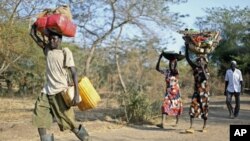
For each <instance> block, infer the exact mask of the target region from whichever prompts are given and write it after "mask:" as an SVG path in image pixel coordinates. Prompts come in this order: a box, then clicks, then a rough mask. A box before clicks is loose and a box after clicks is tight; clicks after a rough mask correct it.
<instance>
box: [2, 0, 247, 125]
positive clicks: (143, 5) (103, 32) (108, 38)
mask: <svg viewBox="0 0 250 141" xmlns="http://www.w3.org/2000/svg"><path fill="white" fill-rule="evenodd" d="M181 2H183V1H181V0H179V1H178V0H176V1H172V0H141V1H136V0H95V1H92V0H84V1H81V0H79V1H73V0H55V1H53V0H11V1H10V0H2V1H1V2H0V81H1V82H0V84H1V88H0V95H1V96H13V98H16V97H18V96H34V97H35V96H36V94H38V93H39V92H40V90H41V88H42V86H43V82H44V80H45V77H44V76H45V75H44V73H45V61H44V59H45V58H44V56H43V53H42V51H41V50H40V49H39V48H38V47H37V46H36V44H35V43H34V42H33V41H32V40H31V38H30V36H29V29H30V25H31V24H32V23H33V22H34V20H35V19H36V15H37V14H38V13H39V12H41V11H42V10H43V9H44V8H48V7H50V8H55V7H56V6H57V5H59V4H61V3H66V4H69V5H70V7H71V10H72V15H73V19H74V22H75V23H76V24H77V26H78V33H77V37H75V38H72V39H71V38H65V42H64V44H63V47H69V48H70V49H71V50H72V52H73V54H74V59H75V63H76V66H77V70H78V75H79V77H82V76H88V77H89V79H90V80H91V82H92V83H93V85H94V86H95V88H96V89H97V91H98V92H99V94H100V95H101V97H102V98H107V99H115V100H117V101H118V104H119V105H120V111H121V112H119V113H118V115H117V116H120V117H123V118H124V120H126V121H127V122H143V121H146V120H149V119H151V118H153V117H155V116H157V115H159V114H160V108H159V107H160V104H161V100H162V95H163V93H164V89H165V84H164V78H163V76H161V74H159V73H158V72H157V71H155V65H156V61H157V60H158V55H159V52H161V51H162V50H164V49H166V48H165V47H166V44H168V43H169V42H171V41H172V40H174V39H173V37H172V36H171V35H164V36H162V35H160V34H158V31H159V30H163V31H170V30H172V31H176V30H180V29H183V28H185V24H183V23H182V22H181V18H182V17H185V16H188V15H180V14H179V13H172V12H171V11H169V7H170V6H171V5H173V4H178V3H181ZM51 6H52V7H51ZM206 13H207V15H206V16H204V17H198V18H197V21H196V24H197V28H201V29H202V30H219V31H221V35H222V41H221V43H220V45H219V47H218V48H217V49H216V50H215V52H213V53H212V54H209V60H210V64H209V65H210V73H211V76H212V77H211V80H210V83H211V95H221V94H223V91H224V81H223V78H224V73H225V69H226V68H228V67H229V62H230V60H232V59H234V60H236V61H237V62H238V64H239V68H240V69H241V70H242V72H243V75H244V83H245V88H246V89H249V88H250V79H249V72H250V54H249V51H250V29H249V27H250V22H249V19H250V9H249V7H245V8H243V9H240V8H239V7H232V8H229V9H225V8H216V7H214V8H211V9H206ZM156 27H157V28H156ZM167 63H168V62H167V60H163V61H162V62H161V67H162V68H164V67H168V65H167ZM178 68H179V71H180V73H181V76H180V86H181V91H182V97H183V99H184V100H189V99H188V98H189V96H191V95H192V90H193V89H192V88H193V82H192V81H193V78H192V77H193V76H192V73H191V71H190V67H189V66H188V65H187V63H186V61H185V60H182V61H180V62H179V64H178ZM107 105H108V104H107Z"/></svg>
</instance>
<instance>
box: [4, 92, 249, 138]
mask: <svg viewBox="0 0 250 141" xmlns="http://www.w3.org/2000/svg"><path fill="white" fill-rule="evenodd" d="M34 102H35V100H34V99H15V100H14V99H10V98H0V104H1V107H0V113H1V116H0V141H39V136H38V133H37V129H36V128H35V127H33V126H32V125H31V115H32V109H33V106H34ZM188 104H189V103H185V105H186V107H185V109H184V113H183V115H182V116H181V118H180V124H179V125H178V126H177V127H172V125H173V124H174V122H175V120H174V119H173V118H168V119H167V124H168V126H167V127H166V129H159V128H157V127H156V126H155V125H130V126H125V125H122V124H117V123H114V122H109V121H110V120H107V118H106V117H105V112H107V110H105V109H101V107H99V108H97V109H95V110H91V111H87V112H79V111H78V110H77V109H76V113H77V115H76V117H77V119H78V121H79V123H83V124H84V125H85V127H86V128H87V129H88V131H89V133H90V135H91V136H92V141H160V140H168V141H190V140H192V141H229V125H230V124H247V125H249V124H250V95H243V96H241V111H240V115H239V117H238V118H236V119H229V118H228V112H227V109H226V105H225V97H224V96H212V97H211V99H210V111H209V119H208V124H207V127H208V131H207V133H202V132H200V130H201V128H202V122H203V121H202V120H200V119H195V122H194V126H193V127H194V128H195V130H196V132H195V133H194V134H186V133H185V129H187V128H188V127H189V116H188V108H187V107H188ZM100 111H102V112H100ZM49 132H53V133H54V136H55V140H56V141H78V139H77V138H76V137H75V136H74V135H73V134H72V133H71V132H70V131H65V132H60V131H59V129H58V127H57V125H56V124H53V127H52V129H50V130H49Z"/></svg>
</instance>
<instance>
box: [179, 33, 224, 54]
mask: <svg viewBox="0 0 250 141" xmlns="http://www.w3.org/2000/svg"><path fill="white" fill-rule="evenodd" d="M178 32H179V33H181V34H183V35H184V36H183V39H184V40H185V42H186V43H188V44H189V48H190V50H191V51H192V52H194V53H196V54H207V53H211V52H212V51H214V49H215V48H216V47H217V46H218V44H219V41H220V39H221V38H220V32H218V31H205V32H197V31H193V30H188V29H185V30H181V31H178Z"/></svg>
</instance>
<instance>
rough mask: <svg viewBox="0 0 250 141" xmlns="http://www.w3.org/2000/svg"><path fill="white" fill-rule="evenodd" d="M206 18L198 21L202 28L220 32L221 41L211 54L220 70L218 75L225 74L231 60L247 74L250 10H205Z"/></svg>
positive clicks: (249, 64) (249, 61) (249, 63)
mask: <svg viewBox="0 0 250 141" xmlns="http://www.w3.org/2000/svg"><path fill="white" fill-rule="evenodd" d="M206 13H207V16H206V17H204V19H203V21H202V20H201V21H199V22H201V23H202V25H203V26H204V27H203V28H212V27H213V28H214V27H216V30H220V31H221V35H222V41H221V43H220V45H219V47H218V48H217V49H216V50H215V52H214V53H213V54H212V59H213V61H214V62H216V63H217V64H218V65H219V66H221V68H220V69H219V73H220V74H221V75H222V74H223V73H225V69H226V68H227V67H228V64H229V62H230V61H231V60H233V59H235V60H237V62H238V64H239V67H240V69H241V70H242V71H243V72H245V73H249V70H250V60H249V56H250V55H249V51H250V46H249V40H248V37H249V20H248V19H249V18H250V14H249V13H250V9H249V7H245V8H243V9H240V8H239V7H235V8H228V9H227V8H219V7H217V8H211V9H206Z"/></svg>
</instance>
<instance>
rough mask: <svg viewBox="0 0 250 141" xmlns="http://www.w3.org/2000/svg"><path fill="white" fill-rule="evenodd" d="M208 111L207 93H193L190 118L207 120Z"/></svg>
mask: <svg viewBox="0 0 250 141" xmlns="http://www.w3.org/2000/svg"><path fill="white" fill-rule="evenodd" d="M208 109H209V92H200V93H197V92H195V93H194V94H193V97H192V102H191V105H190V109H189V114H190V116H191V117H192V118H202V119H204V120H207V117H208Z"/></svg>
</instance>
